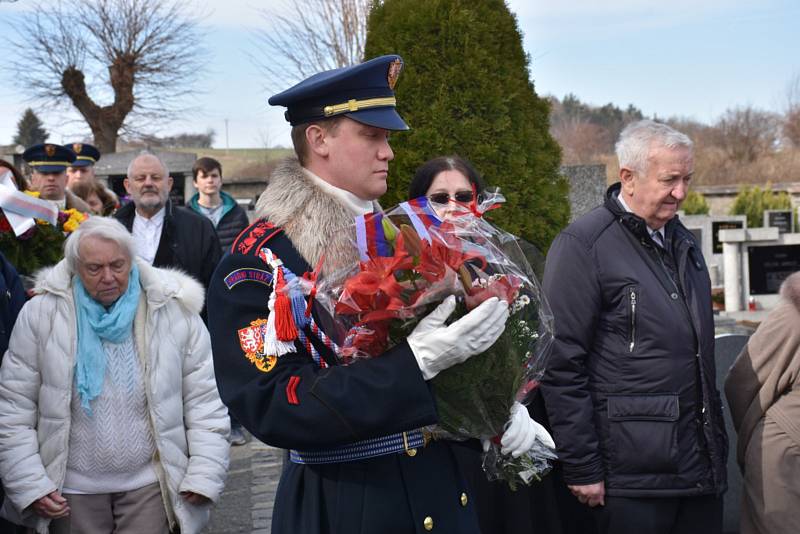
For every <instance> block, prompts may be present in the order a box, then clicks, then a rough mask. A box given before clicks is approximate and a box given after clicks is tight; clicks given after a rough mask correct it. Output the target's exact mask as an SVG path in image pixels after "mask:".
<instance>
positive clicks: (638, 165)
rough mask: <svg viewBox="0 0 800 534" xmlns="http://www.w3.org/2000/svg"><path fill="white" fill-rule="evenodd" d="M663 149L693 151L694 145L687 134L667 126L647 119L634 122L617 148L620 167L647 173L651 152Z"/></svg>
mask: <svg viewBox="0 0 800 534" xmlns="http://www.w3.org/2000/svg"><path fill="white" fill-rule="evenodd" d="M661 147H663V148H670V149H672V148H680V147H683V148H688V149H689V150H693V148H694V143H692V140H691V139H689V137H688V136H687V135H686V134H682V133H681V132H679V131H678V130H675V129H674V128H671V127H669V126H667V125H666V124H661V123H660V122H655V121H651V120H647V119H645V120H641V121H636V122H632V123H630V124H628V125H627V126H626V127H625V129H624V130H622V133H620V134H619V141H617V144H616V146H615V150H616V152H617V159H618V160H619V167H620V168H627V169H631V170H633V171H637V172H639V173H646V172H647V165H648V161H647V159H648V156H649V154H650V150H652V149H653V148H661Z"/></svg>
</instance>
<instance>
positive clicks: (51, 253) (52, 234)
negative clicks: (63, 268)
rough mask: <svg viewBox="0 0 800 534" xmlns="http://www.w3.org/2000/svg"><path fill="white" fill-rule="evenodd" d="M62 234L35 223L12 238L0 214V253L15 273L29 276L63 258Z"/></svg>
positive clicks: (11, 231) (46, 225) (48, 226)
mask: <svg viewBox="0 0 800 534" xmlns="http://www.w3.org/2000/svg"><path fill="white" fill-rule="evenodd" d="M65 239H66V238H65V237H64V234H63V232H61V230H59V229H58V228H56V227H55V226H52V225H50V224H47V223H44V224H37V225H36V226H34V227H33V228H31V229H30V230H28V231H27V232H25V233H24V234H22V235H21V236H19V237H17V236H16V235H14V231H13V230H12V229H11V227H10V226H9V225H8V221H7V220H6V217H5V215H2V214H0V251H2V252H3V255H4V256H5V257H6V259H8V261H10V262H11V264H12V265H14V268H15V269H16V270H17V272H18V273H19V274H21V275H24V276H31V275H32V274H33V273H35V272H36V271H37V270H39V269H41V268H42V267H47V266H48V265H53V264H55V263H58V261H59V260H61V258H62V257H63V256H64V240H65Z"/></svg>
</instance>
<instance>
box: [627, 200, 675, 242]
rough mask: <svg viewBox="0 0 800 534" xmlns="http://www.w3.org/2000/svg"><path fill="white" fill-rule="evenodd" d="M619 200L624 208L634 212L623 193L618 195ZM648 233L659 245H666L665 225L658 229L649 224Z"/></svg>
mask: <svg viewBox="0 0 800 534" xmlns="http://www.w3.org/2000/svg"><path fill="white" fill-rule="evenodd" d="M617 200H619V203H620V205H621V206H622V209H624V210H625V211H627V212H628V213H633V210H632V209H630V208H629V207H628V205H627V204H626V203H625V199H624V198H622V195H621V194H620V195H617ZM647 233H648V234H650V238H651V239H652V240H653V241H655V242H656V244H657V245H658V246H660V247H662V248H663V247H664V243H665V242H666V239H665V237H666V236H665V235H664V227H663V226H662V227H661V228H659V229H657V230H656V229H654V228H650V226H649V225H648V226H647ZM653 234H658V235H659V237H660V239H659V238H658V237H656V236H655V235H653Z"/></svg>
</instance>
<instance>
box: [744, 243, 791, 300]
mask: <svg viewBox="0 0 800 534" xmlns="http://www.w3.org/2000/svg"><path fill="white" fill-rule="evenodd" d="M747 266H748V272H749V282H750V294H751V295H775V294H777V293H778V290H779V289H780V287H781V284H782V283H783V281H784V280H786V278H788V277H789V275H790V274H792V273H794V272H796V271H800V245H766V246H758V247H749V248H748V254H747Z"/></svg>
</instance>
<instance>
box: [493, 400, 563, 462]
mask: <svg viewBox="0 0 800 534" xmlns="http://www.w3.org/2000/svg"><path fill="white" fill-rule="evenodd" d="M537 439H538V440H539V441H540V442H541V443H542V444H544V445H546V446H548V447H550V448H551V449H555V448H556V444H555V443H554V442H553V438H552V437H550V434H549V433H548V432H547V430H545V429H544V427H543V426H542V425H540V424H539V423H537V422H536V421H534V420H533V419H532V418H531V416H530V415H529V414H528V409H527V408H525V406H523V405H522V404H520V403H519V402H515V403H514V404H513V405H511V418H510V419H509V420H508V423H506V429H505V432H503V437H502V438H501V439H500V452H501V453H503V454H508V453H511V456H513V457H514V458H517V457H519V456H522V455H523V454H525V453H526V452H528V451H529V450H531V447H533V443H534V442H535V441H536V440H537Z"/></svg>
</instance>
